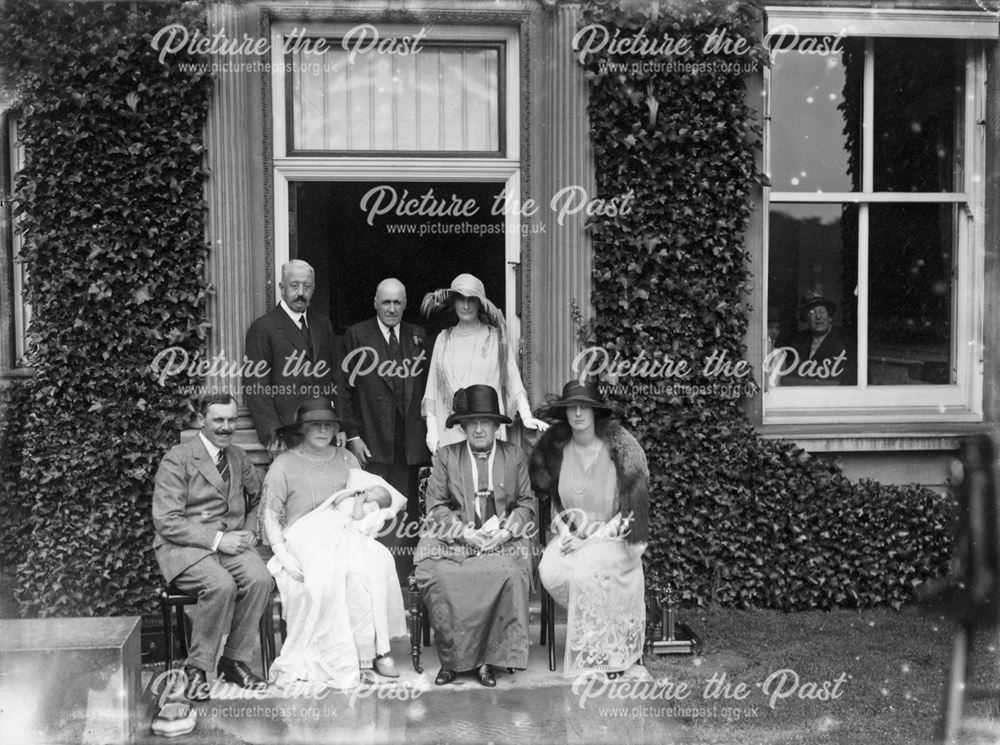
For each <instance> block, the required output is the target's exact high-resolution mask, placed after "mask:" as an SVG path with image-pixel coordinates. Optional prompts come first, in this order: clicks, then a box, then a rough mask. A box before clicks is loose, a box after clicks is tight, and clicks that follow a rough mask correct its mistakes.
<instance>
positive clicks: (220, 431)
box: [215, 429, 233, 435]
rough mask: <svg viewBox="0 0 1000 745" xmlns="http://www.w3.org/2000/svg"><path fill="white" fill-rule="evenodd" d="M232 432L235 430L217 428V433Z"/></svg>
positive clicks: (229, 433)
mask: <svg viewBox="0 0 1000 745" xmlns="http://www.w3.org/2000/svg"><path fill="white" fill-rule="evenodd" d="M232 433H233V430H231V429H217V430H215V434H217V435H231V434H232Z"/></svg>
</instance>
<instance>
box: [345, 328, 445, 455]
mask: <svg viewBox="0 0 1000 745" xmlns="http://www.w3.org/2000/svg"><path fill="white" fill-rule="evenodd" d="M396 333H397V334H398V335H399V346H400V351H401V352H402V355H403V365H404V367H405V369H406V370H407V371H408V373H409V374H407V376H406V377H405V378H403V381H402V382H403V401H402V404H403V428H404V429H403V431H404V434H405V439H406V443H405V446H406V462H407V464H409V465H416V464H418V463H426V462H428V461H429V460H430V459H431V454H430V451H429V450H428V449H427V444H426V439H427V426H426V425H425V424H424V419H423V417H422V416H421V415H420V402H421V401H422V399H423V397H424V388H425V386H426V385H427V370H428V366H429V365H430V355H429V354H428V352H427V334H426V333H425V332H424V330H423V329H422V328H420V327H419V326H416V325H414V324H412V323H406V322H405V321H404V322H401V323H400V324H399V326H398V327H397V330H396ZM344 341H345V343H344V357H343V360H344V361H343V364H342V366H341V373H342V377H343V381H344V386H345V388H344V391H343V393H344V396H343V398H344V400H345V402H346V401H349V404H348V406H349V413H348V414H347V417H348V418H349V419H353V420H354V421H355V422H357V423H358V424H359V425H360V427H353V426H348V428H347V436H348V437H356V436H358V435H360V436H361V437H362V438H363V439H364V441H365V444H366V445H367V446H368V449H369V450H370V451H371V453H372V460H373V461H375V462H376V463H392V462H393V460H394V453H395V434H396V426H395V425H396V403H397V402H396V397H395V395H394V394H393V388H392V378H391V377H384V376H382V375H380V374H379V372H378V366H377V364H376V366H375V369H373V370H371V372H368V373H367V374H363V373H365V371H366V370H368V368H369V367H371V366H372V363H373V362H375V360H376V359H377V360H378V361H379V362H382V361H385V360H388V359H389V343H388V342H387V341H386V340H385V337H384V336H382V330H381V329H380V328H379V326H378V322H377V321H376V319H375V318H369V319H368V320H367V321H362V322H361V323H356V324H354V325H353V326H351V327H350V328H349V329H348V330H347V336H346V337H345V340H344ZM364 348H368V349H370V350H374V354H373V353H372V352H368V351H364V352H362V351H357V350H361V349H364ZM352 352H353V353H354V355H353V356H352V354H351V353H352ZM375 355H377V357H376V356H375ZM352 371H357V372H358V374H357V375H355V376H353V380H352V375H351V373H352Z"/></svg>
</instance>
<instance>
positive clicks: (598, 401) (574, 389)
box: [539, 380, 616, 419]
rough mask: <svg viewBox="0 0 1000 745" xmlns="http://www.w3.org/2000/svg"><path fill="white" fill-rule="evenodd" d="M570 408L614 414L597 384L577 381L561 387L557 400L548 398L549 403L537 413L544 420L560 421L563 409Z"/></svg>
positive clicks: (563, 412)
mask: <svg viewBox="0 0 1000 745" xmlns="http://www.w3.org/2000/svg"><path fill="white" fill-rule="evenodd" d="M570 406H589V407H590V408H592V409H594V410H595V411H606V412H607V413H608V414H614V413H616V410H615V407H614V406H612V405H611V404H609V403H608V402H607V401H606V400H605V399H604V398H603V397H602V396H601V393H600V391H599V390H598V389H597V384H596V383H594V382H593V381H587V382H586V383H581V382H580V381H579V380H570V381H569V382H568V383H566V385H564V386H563V389H562V395H561V396H559V398H555V397H554V396H549V401H548V402H546V404H545V406H544V407H542V409H541V410H540V411H539V415H540V416H542V417H544V418H546V419H562V418H563V416H564V414H565V411H564V410H565V409H566V408H568V407H570Z"/></svg>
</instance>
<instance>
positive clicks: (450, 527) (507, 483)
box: [426, 440, 538, 543]
mask: <svg viewBox="0 0 1000 745" xmlns="http://www.w3.org/2000/svg"><path fill="white" fill-rule="evenodd" d="M496 444H497V453H496V457H495V458H494V459H493V498H494V501H495V502H496V509H497V517H498V518H499V520H500V524H501V526H502V527H505V528H507V529H508V530H510V531H511V532H512V533H513V534H514V537H515V538H518V537H521V536H526V535H527V536H530V535H532V531H534V530H535V529H536V526H537V522H536V518H537V515H538V502H537V501H536V499H535V494H534V492H532V490H531V482H530V481H529V479H528V461H527V459H526V458H525V456H524V453H523V452H522V451H521V448H519V447H518V446H517V445H514V444H512V443H509V442H503V441H501V440H497V443H496ZM480 486H481V487H485V486H486V485H485V484H481V485H480ZM475 497H476V491H475V482H474V481H473V476H472V463H471V462H470V460H469V451H468V450H467V443H466V442H456V443H453V444H451V445H446V446H445V447H442V448H440V449H439V450H438V451H437V454H436V455H435V456H434V466H433V468H432V470H431V476H430V479H429V480H428V482H427V505H426V506H427V520H428V526H429V527H430V530H431V533H430V534H431V535H433V536H436V537H438V538H441V539H442V540H444V541H445V542H446V543H452V542H454V536H457V535H459V534H460V533H461V529H462V527H463V526H464V525H467V524H469V523H472V522H473V521H474V519H475V514H476V505H475Z"/></svg>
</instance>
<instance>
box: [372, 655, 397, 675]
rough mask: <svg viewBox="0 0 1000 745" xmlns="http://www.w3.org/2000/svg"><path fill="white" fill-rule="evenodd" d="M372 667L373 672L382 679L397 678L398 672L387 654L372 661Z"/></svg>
mask: <svg viewBox="0 0 1000 745" xmlns="http://www.w3.org/2000/svg"><path fill="white" fill-rule="evenodd" d="M372 667H373V668H375V672H377V673H378V674H379V675H381V676H382V677H383V678H398V677H399V670H397V669H396V663H395V662H393V661H392V657H390V656H389V655H387V654H384V655H382V656H381V657H376V658H375V659H374V660H372Z"/></svg>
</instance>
